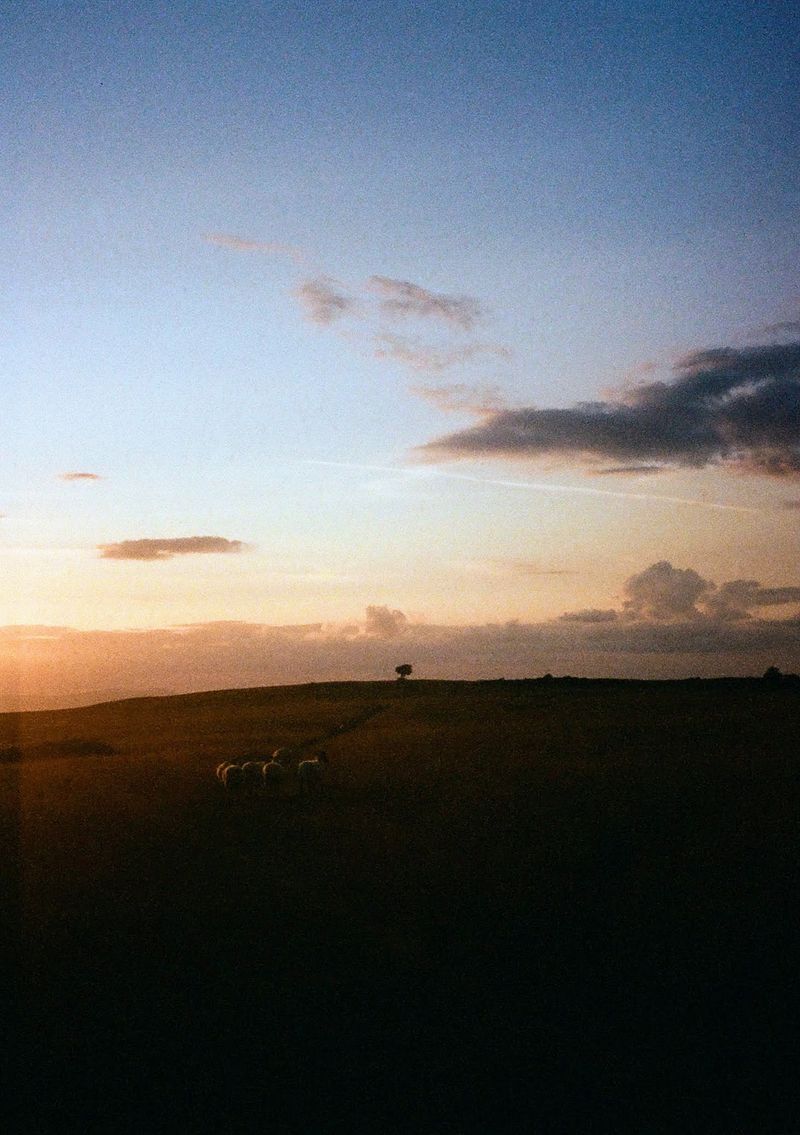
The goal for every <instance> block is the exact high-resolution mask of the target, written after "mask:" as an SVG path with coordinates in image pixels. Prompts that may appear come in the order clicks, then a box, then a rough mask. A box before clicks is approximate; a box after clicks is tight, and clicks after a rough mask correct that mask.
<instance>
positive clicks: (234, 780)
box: [222, 764, 245, 792]
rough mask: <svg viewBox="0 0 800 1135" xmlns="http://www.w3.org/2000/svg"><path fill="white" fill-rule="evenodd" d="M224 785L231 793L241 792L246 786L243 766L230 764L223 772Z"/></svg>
mask: <svg viewBox="0 0 800 1135" xmlns="http://www.w3.org/2000/svg"><path fill="white" fill-rule="evenodd" d="M222 783H223V785H224V786H225V788H226V789H227V790H228V791H229V792H236V791H239V790H240V789H241V788H243V787H244V785H245V774H244V770H243V769H242V766H241V765H235V764H229V765H227V767H226V768H224V769H223V770H222Z"/></svg>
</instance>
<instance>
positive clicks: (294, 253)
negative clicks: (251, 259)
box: [203, 233, 305, 261]
mask: <svg viewBox="0 0 800 1135" xmlns="http://www.w3.org/2000/svg"><path fill="white" fill-rule="evenodd" d="M203 240H204V241H206V242H207V243H208V244H216V245H218V246H219V247H220V248H230V249H232V250H233V251H234V252H264V253H266V254H267V255H269V256H288V257H289V258H290V259H292V260H296V261H301V260H304V259H305V256H304V254H303V252H302V250H301V249H299V248H296V247H295V246H294V245H292V244H284V243H282V242H281V241H275V240H247V239H245V238H244V237H240V236H234V235H233V234H231V233H203Z"/></svg>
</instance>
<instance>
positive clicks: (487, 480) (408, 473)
mask: <svg viewBox="0 0 800 1135" xmlns="http://www.w3.org/2000/svg"><path fill="white" fill-rule="evenodd" d="M417 452H419V451H417ZM303 464H305V465H319V466H321V467H323V468H324V467H328V468H332V469H353V470H363V471H364V472H375V473H393V474H395V475H396V476H400V477H416V476H417V475H418V472H419V468H414V469H398V468H396V467H394V466H391V465H367V464H365V463H362V462H355V461H323V460H318V459H313V458H309V459H306V460H305V461H304V462H303ZM422 467H423V468H426V469H428V470H429V474H430V475H431V476H433V477H435V478H437V479H441V480H445V481H464V482H466V483H467V484H473V485H487V486H495V487H497V488H503V489H512V490H517V491H522V492H532V493H543V494H551V493H552V494H554V495H559V496H560V495H565V496H589V497H608V498H609V499H617V500H628V501H646V502H652V503H654V504H661V505H666V506H669V505H686V506H687V507H689V508H703V509H711V510H712V511H720V512H740V513H745V514H755V515H761V514H762V513H763V509H760V508H753V507H751V506H749V505H741V504H727V503H726V502H725V501H712V500H704V499H700V498H694V497H676V496H670V495H668V494H665V493H638V492H631V491H625V490H622V489H597V488H594V487H593V486H591V487H590V486H588V485H559V484H554V483H553V482H552V481H517V480H512V479H511V478H509V477H503V478H500V477H474V476H472V475H471V474H469V473H453V472H452V471H451V470H449V469H433V468H432V467H431V465H430V463H429V461H428V462H426V463H425V464H423V466H422Z"/></svg>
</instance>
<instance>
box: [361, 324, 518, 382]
mask: <svg viewBox="0 0 800 1135" xmlns="http://www.w3.org/2000/svg"><path fill="white" fill-rule="evenodd" d="M481 355H494V356H496V357H497V358H502V359H508V358H510V357H511V352H510V351H509V349H508V348H507V347H502V346H500V345H499V344H495V343H466V344H464V345H463V346H458V347H440V346H435V347H433V346H429V345H427V344H424V343H420V342H419V341H417V340H411V339H404V338H402V337H401V336H399V335H392V334H390V333H388V332H385V331H384V332H380V333H379V334H377V335H376V336H375V358H376V359H392V360H394V361H395V362H399V363H403V365H404V366H407V367H410V368H411V369H412V370H418V371H428V372H432V373H439V372H441V371H444V370H449V369H450V368H451V367H454V366H461V365H463V364H464V363H468V362H471V361H472V360H473V359H475V358H479V357H480V356H481Z"/></svg>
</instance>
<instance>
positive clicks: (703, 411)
mask: <svg viewBox="0 0 800 1135" xmlns="http://www.w3.org/2000/svg"><path fill="white" fill-rule="evenodd" d="M418 453H420V454H421V455H424V456H428V457H433V458H434V459H436V458H454V459H456V458H474V457H511V458H525V459H535V458H542V457H549V458H558V459H560V460H562V461H563V462H567V463H601V462H605V461H609V460H611V461H613V462H614V463H615V465H617V466H619V467H630V466H638V465H647V466H652V465H658V466H662V467H668V466H681V467H688V468H698V469H699V468H703V467H704V466H708V465H718V466H722V467H727V468H729V469H733V470H736V471H744V472H753V473H760V474H765V475H768V476H773V477H798V476H800V342H791V343H781V344H776V345H770V346H757V347H750V348H745V349H741V350H738V349H734V348H729V347H724V348H718V349H714V350H707V351H696V352H694V353H692V354H689V355H687V356H685V357H684V358H683V359H681V360H680V361H679V362H678V363H677V365H676V367H675V376H674V378H673V380H672V381H671V382H647V383H641V384H639V385H637V386H635V387H633V388H632V389H630V390H628V391H625V392H622V393H621V394H619V395H617V396H616V397H614V398H610V399H609V400H607V401H602V402H580V403H578V404H577V405H575V406H572V407H569V408H566V409H538V408H536V407H524V408H521V409H515V410H500V411H498V412H497V413H493V414H491V415H489V416H486V417H484V418H482V420H481V421H480V422H479V423H478V424H477V425H474V426H472V427H470V428H468V429H465V430H460V431H458V432H456V433H451V434H448V435H446V436H444V437H441V438H437V439H435V440H434V441H431V442H429V443H428V444H427V445H424V446H421V447H419V450H418Z"/></svg>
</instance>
